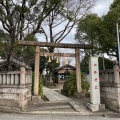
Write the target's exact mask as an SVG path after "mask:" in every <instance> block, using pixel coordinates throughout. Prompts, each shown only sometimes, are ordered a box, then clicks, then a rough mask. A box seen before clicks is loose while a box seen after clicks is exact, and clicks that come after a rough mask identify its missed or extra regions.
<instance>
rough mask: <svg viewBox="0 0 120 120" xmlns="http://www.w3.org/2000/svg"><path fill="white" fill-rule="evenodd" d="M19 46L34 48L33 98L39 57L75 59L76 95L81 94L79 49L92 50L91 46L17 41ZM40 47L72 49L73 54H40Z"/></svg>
mask: <svg viewBox="0 0 120 120" xmlns="http://www.w3.org/2000/svg"><path fill="white" fill-rule="evenodd" d="M19 45H24V46H35V69H34V92H33V94H34V96H38V95H39V94H38V88H39V67H40V65H39V61H40V57H39V56H45V54H47V55H49V56H62V57H68V56H69V57H75V58H76V82H77V93H81V92H82V88H81V70H80V51H79V49H92V45H88V44H87V45H85V44H67V43H47V42H33V41H19ZM40 47H56V48H72V49H75V54H68V53H45V52H40Z"/></svg>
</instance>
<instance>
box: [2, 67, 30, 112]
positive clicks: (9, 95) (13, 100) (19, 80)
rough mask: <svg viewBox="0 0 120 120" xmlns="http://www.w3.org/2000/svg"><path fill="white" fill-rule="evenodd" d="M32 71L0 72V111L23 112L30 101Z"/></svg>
mask: <svg viewBox="0 0 120 120" xmlns="http://www.w3.org/2000/svg"><path fill="white" fill-rule="evenodd" d="M31 86H32V71H31V70H26V69H25V66H24V65H22V66H21V68H20V71H12V72H0V110H1V111H3V110H4V111H8V110H9V111H10V110H11V111H17V110H18V111H20V110H23V109H24V108H25V107H26V106H27V103H28V101H29V100H30V99H31Z"/></svg>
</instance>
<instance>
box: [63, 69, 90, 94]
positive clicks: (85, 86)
mask: <svg viewBox="0 0 120 120" xmlns="http://www.w3.org/2000/svg"><path fill="white" fill-rule="evenodd" d="M81 85H82V92H83V93H85V92H87V91H88V90H89V86H90V85H89V83H88V82H87V81H85V76H84V74H83V73H81ZM64 89H65V90H66V91H67V96H72V95H74V94H75V92H76V91H77V83H76V72H75V71H72V72H71V74H70V76H69V77H68V81H67V82H66V83H65V86H64Z"/></svg>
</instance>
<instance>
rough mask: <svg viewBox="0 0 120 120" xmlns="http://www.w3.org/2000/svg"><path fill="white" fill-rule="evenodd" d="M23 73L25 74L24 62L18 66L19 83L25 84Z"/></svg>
mask: <svg viewBox="0 0 120 120" xmlns="http://www.w3.org/2000/svg"><path fill="white" fill-rule="evenodd" d="M25 74H26V69H25V64H24V63H22V64H21V68H20V85H25Z"/></svg>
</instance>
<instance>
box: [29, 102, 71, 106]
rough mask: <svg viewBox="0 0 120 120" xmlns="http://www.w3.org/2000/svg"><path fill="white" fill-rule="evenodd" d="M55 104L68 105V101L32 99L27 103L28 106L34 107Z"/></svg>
mask: <svg viewBox="0 0 120 120" xmlns="http://www.w3.org/2000/svg"><path fill="white" fill-rule="evenodd" d="M55 105H70V103H69V102H67V101H61V102H60V101H59V102H58V101H56V102H53V101H47V102H37V101H35V102H34V101H32V102H30V103H29V104H28V106H29V107H30V106H36V107H42V106H55Z"/></svg>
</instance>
